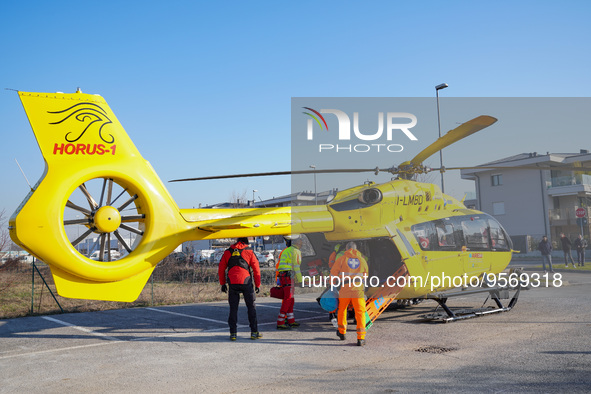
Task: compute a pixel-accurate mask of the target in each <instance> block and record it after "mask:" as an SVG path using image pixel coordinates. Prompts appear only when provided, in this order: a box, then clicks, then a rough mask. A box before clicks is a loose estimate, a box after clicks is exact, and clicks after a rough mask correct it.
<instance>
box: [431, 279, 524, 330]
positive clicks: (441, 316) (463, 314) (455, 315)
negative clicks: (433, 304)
mask: <svg viewBox="0 0 591 394" xmlns="http://www.w3.org/2000/svg"><path fill="white" fill-rule="evenodd" d="M511 290H514V291H515V293H514V294H513V297H511V300H510V301H509V304H508V305H507V306H504V305H503V303H502V302H501V298H503V299H509V292H510V291H511ZM520 292H521V286H519V287H516V288H512V289H509V288H500V287H492V288H485V289H475V290H467V291H459V292H454V293H434V294H428V295H427V296H425V298H427V299H431V300H435V301H437V303H438V304H439V305H438V307H437V308H439V307H441V308H442V309H443V311H439V312H438V311H435V312H432V313H428V314H426V315H422V316H421V317H422V318H424V319H426V320H435V321H441V322H443V323H448V322H452V321H456V320H465V319H470V318H473V317H480V316H484V315H489V314H492V313H498V312H508V311H510V310H511V309H512V308H513V307H514V306H515V304H516V303H517V299H518V298H519V294H520ZM478 293H488V294H489V295H488V297H490V298H491V299H492V300H493V301H494V302H495V304H496V305H497V307H496V308H495V307H488V308H468V309H456V310H453V311H452V310H451V309H450V308H449V306H447V299H448V298H450V297H458V296H465V295H469V294H478Z"/></svg>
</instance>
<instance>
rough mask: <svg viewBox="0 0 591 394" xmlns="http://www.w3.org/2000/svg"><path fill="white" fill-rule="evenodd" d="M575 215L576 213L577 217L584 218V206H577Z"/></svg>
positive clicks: (585, 213)
mask: <svg viewBox="0 0 591 394" xmlns="http://www.w3.org/2000/svg"><path fill="white" fill-rule="evenodd" d="M575 215H577V217H578V218H584V217H585V216H587V210H586V209H585V208H577V210H576V211H575Z"/></svg>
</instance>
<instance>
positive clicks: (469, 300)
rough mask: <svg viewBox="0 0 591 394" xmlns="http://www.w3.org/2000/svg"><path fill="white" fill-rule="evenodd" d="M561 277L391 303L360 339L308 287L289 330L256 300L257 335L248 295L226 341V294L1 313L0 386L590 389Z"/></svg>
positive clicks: (589, 346)
mask: <svg viewBox="0 0 591 394" xmlns="http://www.w3.org/2000/svg"><path fill="white" fill-rule="evenodd" d="M563 279H564V285H563V286H561V287H548V288H546V287H540V288H536V289H532V290H529V291H524V292H522V294H521V297H520V299H519V302H518V303H517V305H516V307H515V308H514V309H513V310H512V311H510V312H505V313H499V314H493V315H490V316H484V317H480V318H476V319H470V320H465V321H458V322H453V323H447V324H445V323H434V322H426V321H424V320H423V319H421V317H420V316H421V315H422V314H425V313H429V312H432V311H433V310H434V308H435V306H436V303H435V302H433V301H425V302H423V303H421V304H419V305H417V306H414V307H410V308H405V309H402V310H393V311H387V312H385V313H384V314H383V315H382V316H381V317H380V318H379V319H378V320H377V321H376V323H375V324H374V326H373V327H372V328H371V329H370V330H369V332H368V335H367V346H365V347H357V346H355V334H354V326H353V325H350V329H351V331H350V333H349V334H348V338H347V340H346V341H344V342H343V341H339V340H338V338H337V337H336V335H335V330H334V328H333V327H332V325H331V324H330V322H329V321H328V319H327V314H326V313H324V312H323V311H322V310H321V309H320V308H319V307H318V305H317V303H316V302H315V295H313V294H306V295H298V296H297V298H296V311H295V313H296V317H297V318H298V320H300V321H301V323H302V326H301V327H300V328H299V329H297V330H291V331H276V330H275V319H276V316H277V313H278V310H279V301H278V300H275V299H271V298H259V299H258V300H257V311H258V314H259V323H260V331H262V332H263V335H264V338H263V339H261V340H258V341H252V340H250V338H249V334H250V330H249V328H248V325H247V318H246V308H245V307H244V305H241V309H240V315H239V323H240V324H241V326H240V327H239V338H238V341H237V342H230V341H229V340H228V329H227V324H226V319H227V312H228V306H227V303H225V302H214V303H204V304H192V305H180V306H167V307H154V308H138V309H127V310H112V311H104V312H92V313H77V314H61V315H52V316H38V317H27V318H20V319H11V320H2V321H0V381H1V382H2V384H1V385H0V392H7V393H8V392H10V393H12V392H43V393H52V392H65V391H70V392H140V391H141V392H163V391H172V392H201V391H207V392H261V391H274V392H295V391H298V392H299V391H309V392H318V391H342V392H396V391H400V392H410V391H422V392H435V391H437V392H440V391H444V392H452V391H453V392H458V391H459V392H474V391H486V392H500V391H509V392H516V391H520V392H533V391H536V392H565V391H568V392H589V391H590V390H591V373H590V372H589V371H591V343H590V341H589V338H590V334H591V274H587V273H575V272H568V271H564V272H563ZM484 298H485V297H484V296H482V295H478V296H470V297H460V298H457V299H454V300H453V301H450V305H451V306H452V307H480V306H481V305H482V303H483V301H484ZM489 304H491V303H490V302H488V303H487V305H489Z"/></svg>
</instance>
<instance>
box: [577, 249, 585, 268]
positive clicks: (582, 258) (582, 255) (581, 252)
mask: <svg viewBox="0 0 591 394" xmlns="http://www.w3.org/2000/svg"><path fill="white" fill-rule="evenodd" d="M577 260H579V265H580V266H583V265H585V249H581V250H579V249H577Z"/></svg>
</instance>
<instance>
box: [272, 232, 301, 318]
mask: <svg viewBox="0 0 591 394" xmlns="http://www.w3.org/2000/svg"><path fill="white" fill-rule="evenodd" d="M285 242H286V244H287V248H285V249H284V250H283V252H281V257H280V258H279V263H278V264H277V282H278V284H279V286H281V287H282V288H283V301H281V309H280V310H279V316H278V317H277V329H278V330H286V329H289V328H295V327H298V326H299V325H300V323H298V322H296V321H295V316H294V314H293V306H294V304H295V299H294V297H293V294H294V282H296V283H301V281H302V273H301V272H300V264H301V262H302V252H301V251H300V248H301V247H302V238H301V236H300V237H292V239H291V240H290V239H286V240H285Z"/></svg>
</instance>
